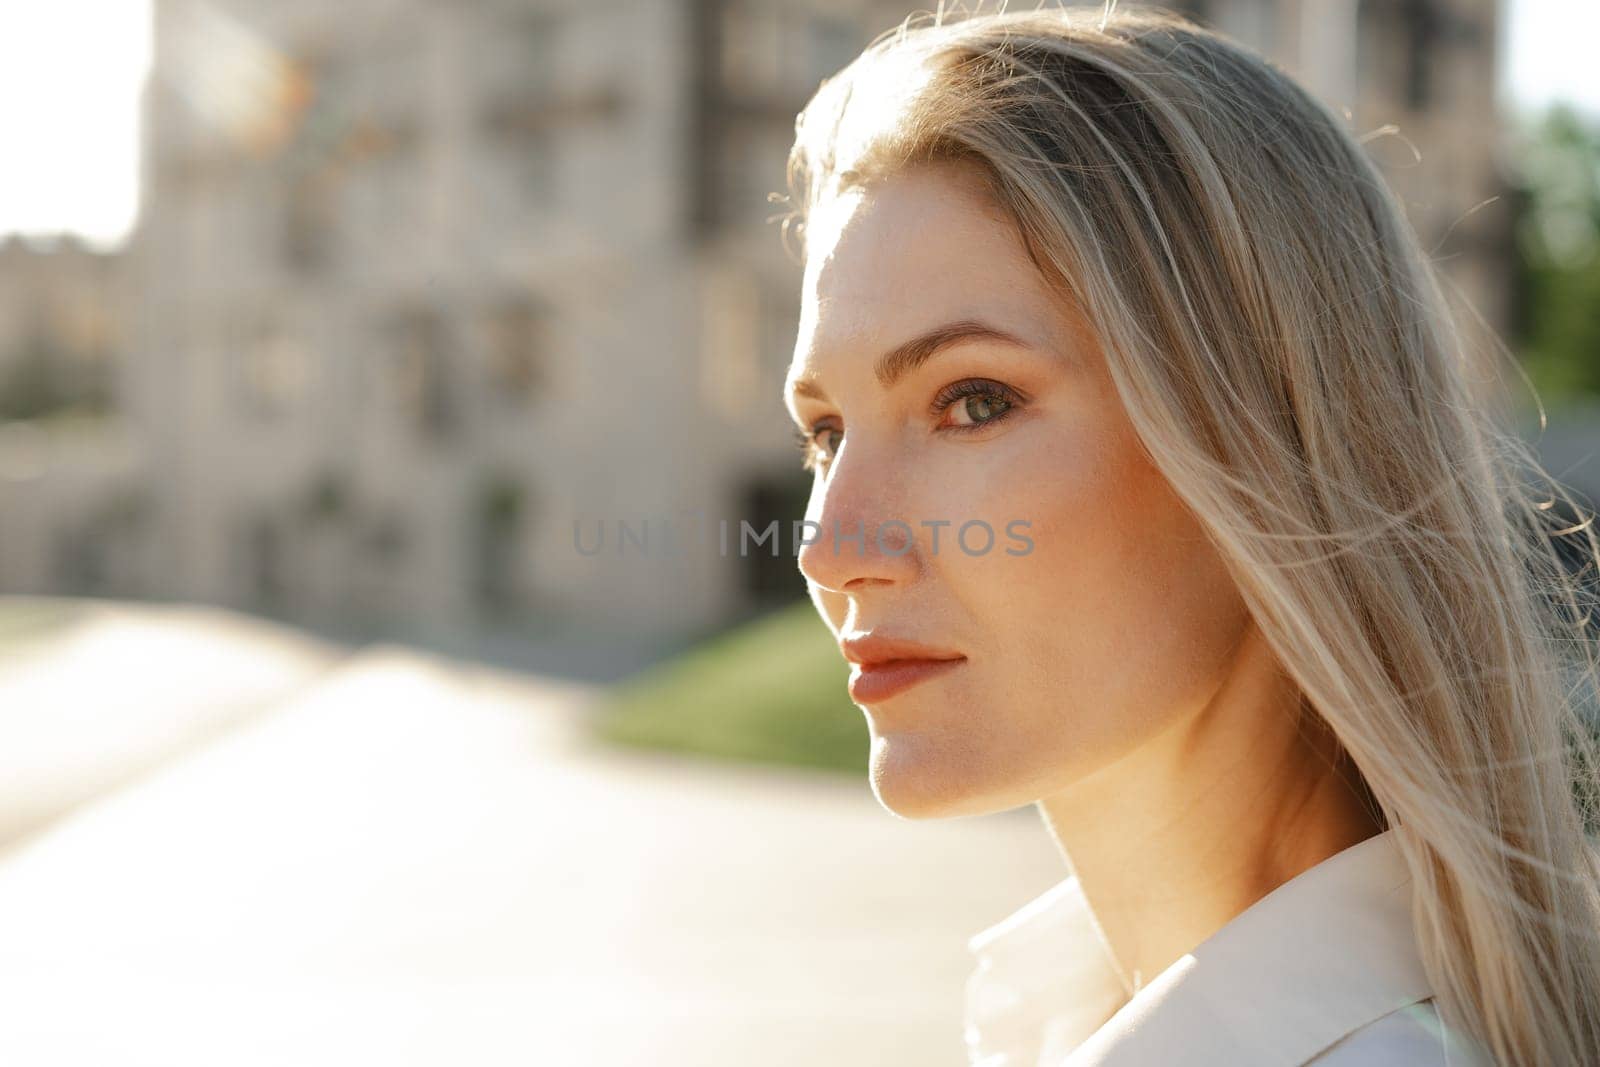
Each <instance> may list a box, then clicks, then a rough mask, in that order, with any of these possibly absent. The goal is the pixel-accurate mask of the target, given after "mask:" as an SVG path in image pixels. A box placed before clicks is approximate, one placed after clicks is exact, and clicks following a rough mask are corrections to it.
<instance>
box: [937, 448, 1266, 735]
mask: <svg viewBox="0 0 1600 1067" xmlns="http://www.w3.org/2000/svg"><path fill="white" fill-rule="evenodd" d="M1090 429H1091V430H1092V432H1085V431H1084V428H1083V424H1082V422H1081V421H1080V422H1079V423H1078V425H1077V426H1076V427H1075V428H1074V429H1072V430H1070V431H1068V430H1063V431H1061V432H1058V433H1056V434H1054V435H1053V436H1051V437H1050V438H1049V439H1048V440H1046V439H1044V438H1042V437H1041V438H1037V439H1035V440H1034V441H1032V442H1030V443H1027V444H1026V447H1023V444H1022V443H1019V447H1018V448H1017V449H1016V450H1015V452H1014V453H1013V454H1010V455H1007V456H1005V457H1003V459H1001V458H1000V457H996V458H997V459H1000V460H1001V461H1000V462H996V463H994V464H991V465H990V466H989V467H988V473H987V475H986V477H985V480H984V484H983V487H982V488H981V489H976V490H974V494H973V498H974V507H973V509H972V511H973V514H974V515H977V516H979V517H982V518H984V519H985V520H986V521H988V522H990V523H991V524H992V525H993V526H994V527H995V530H996V533H997V542H996V549H995V550H994V551H992V552H990V553H989V554H988V555H986V556H983V557H981V558H968V557H965V556H963V555H962V554H960V553H957V554H955V555H953V556H950V557H948V558H947V559H946V560H945V562H944V565H943V566H944V569H945V570H946V573H947V578H948V580H949V582H950V584H951V585H953V586H955V587H956V588H958V589H959V590H960V593H959V594H958V595H959V596H960V597H961V599H963V600H964V601H965V608H966V609H967V611H968V612H969V613H970V614H971V616H972V617H973V618H974V619H975V620H976V621H977V622H978V623H979V624H980V629H981V632H982V633H984V634H986V635H987V636H986V637H985V639H984V640H985V643H988V642H989V641H991V640H992V641H993V642H994V644H993V646H992V647H991V648H990V649H989V654H990V656H991V657H992V658H993V660H994V662H996V663H1005V664H1006V665H1007V672H1008V674H1010V675H1011V676H1012V677H1013V678H1014V679H1016V680H1018V681H1020V682H1022V683H1023V684H1024V686H1025V688H1026V690H1027V691H1030V692H1047V693H1051V694H1054V696H1053V697H1052V699H1051V700H1050V703H1051V705H1052V706H1053V707H1055V708H1056V709H1057V710H1058V711H1060V710H1064V709H1065V708H1068V707H1074V706H1076V707H1083V708H1086V709H1094V710H1097V711H1098V712H1099V713H1101V714H1104V715H1108V716H1114V717H1116V718H1117V719H1118V720H1120V721H1121V722H1122V723H1123V725H1124V726H1125V727H1126V728H1129V729H1132V728H1134V727H1133V724H1134V723H1136V722H1140V721H1146V722H1148V721H1149V720H1150V719H1151V718H1156V717H1163V716H1165V715H1167V714H1170V713H1171V712H1173V711H1176V710H1179V709H1181V708H1182V707H1184V706H1187V705H1188V704H1189V703H1191V702H1192V701H1193V700H1194V699H1195V698H1196V697H1197V696H1198V695H1200V694H1203V693H1205V692H1209V691H1210V689H1209V687H1210V686H1213V685H1214V683H1215V682H1216V680H1217V679H1218V677H1219V673H1218V672H1219V671H1220V670H1221V669H1222V665H1223V663H1224V661H1225V659H1226V656H1227V654H1228V651H1229V649H1231V647H1232V645H1233V643H1234V642H1235V641H1236V640H1237V638H1238V636H1239V634H1240V631H1241V628H1242V626H1243V625H1244V622H1245V621H1246V618H1247V616H1246V614H1245V612H1244V608H1243V604H1242V601H1241V600H1240V599H1239V597H1238V593H1237V590H1236V589H1235V588H1234V585H1233V582H1232V579H1231V576H1230V575H1229V574H1228V572H1227V570H1226V568H1225V567H1224V566H1223V564H1222V561H1221V559H1220V558H1219V557H1218V556H1217V555H1216V552H1215V550H1214V549H1213V547H1212V546H1211V544H1210V542H1209V541H1208V540H1207V539H1206V537H1205V535H1204V533H1203V531H1202V530H1201V529H1200V527H1199V525H1198V523H1197V522H1196V521H1195V520H1194V518H1193V516H1192V515H1191V514H1190V512H1189V511H1188V509H1187V508H1185V507H1184V506H1183V504H1182V502H1181V501H1180V500H1179V499H1178V498H1177V496H1176V495H1175V494H1174V493H1173V492H1172V490H1171V488H1170V486H1168V484H1167V482H1166V480H1165V479H1164V478H1163V477H1162V476H1161V475H1160V472H1158V471H1157V470H1156V469H1155V468H1154V467H1153V466H1152V465H1151V464H1150V462H1149V460H1148V459H1147V458H1146V456H1145V454H1144V452H1143V450H1142V448H1140V447H1139V445H1138V442H1137V439H1136V438H1134V437H1133V436H1132V430H1131V428H1125V427H1114V428H1110V429H1093V428H1090ZM1013 519H1021V520H1026V521H1027V522H1028V524H1029V525H1028V526H1027V527H1026V528H1025V529H1024V530H1022V531H1020V532H1023V533H1025V534H1026V536H1027V537H1029V538H1031V539H1032V542H1033V547H1032V549H1031V550H1030V551H1029V552H1028V553H1027V554H1026V555H1021V556H1010V555H1007V554H1006V553H1005V551H1004V549H1005V548H1007V547H1012V548H1019V549H1020V548H1021V547H1024V546H1021V545H1019V544H1018V543H1017V542H1016V541H1011V540H1007V539H1006V534H1005V531H1006V523H1007V522H1009V521H1011V520H1013ZM1118 711H1120V712H1122V713H1123V714H1122V715H1120V716H1119V715H1117V712H1118Z"/></svg>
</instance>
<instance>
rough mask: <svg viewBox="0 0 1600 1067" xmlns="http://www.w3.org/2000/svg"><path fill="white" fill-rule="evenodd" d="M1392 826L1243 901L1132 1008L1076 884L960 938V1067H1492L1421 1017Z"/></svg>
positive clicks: (1419, 973) (1406, 882) (1422, 978)
mask: <svg viewBox="0 0 1600 1067" xmlns="http://www.w3.org/2000/svg"><path fill="white" fill-rule="evenodd" d="M1397 832H1398V831H1396V830H1393V829H1390V830H1388V831H1385V832H1384V833H1381V834H1378V835H1377V836H1375V837H1371V838H1368V839H1367V840H1365V841H1362V842H1360V843H1359V844H1356V845H1353V846H1351V847H1350V848H1347V849H1345V850H1344V851H1342V852H1340V853H1338V854H1337V855H1334V856H1330V857H1329V858H1328V859H1326V860H1324V861H1322V862H1321V863H1319V864H1317V865H1316V866H1314V867H1312V868H1310V869H1309V870H1306V871H1303V872H1301V873H1300V874H1299V875H1297V876H1295V877H1294V878H1292V879H1290V880H1289V881H1287V882H1285V883H1284V884H1283V885H1281V886H1279V887H1278V888H1276V889H1274V890H1273V891H1272V892H1270V893H1268V894H1267V895H1266V896H1265V897H1262V898H1261V899H1260V900H1258V901H1256V902H1255V903H1254V904H1252V905H1251V906H1250V907H1248V908H1246V909H1245V910H1244V911H1243V912H1241V913H1240V914H1239V915H1237V916H1235V917H1234V918H1233V919H1232V920H1231V921H1229V922H1228V923H1227V924H1226V925H1224V926H1223V927H1222V928H1221V929H1220V930H1218V931H1217V932H1216V933H1214V934H1212V935H1211V936H1210V937H1208V938H1206V940H1205V941H1203V942H1201V943H1200V945H1199V946H1197V947H1196V948H1195V949H1194V950H1193V951H1192V952H1190V953H1188V954H1187V955H1185V956H1183V957H1182V958H1181V959H1179V960H1177V961H1176V962H1174V963H1173V964H1172V965H1171V966H1170V967H1168V968H1167V969H1166V970H1164V971H1162V972H1161V973H1160V974H1159V975H1157V976H1156V977H1155V978H1153V979H1151V980H1150V982H1149V983H1148V984H1146V985H1144V986H1143V987H1142V988H1140V989H1139V990H1138V991H1137V992H1136V993H1134V994H1133V995H1132V996H1131V997H1130V996H1129V993H1128V986H1127V984H1126V983H1125V982H1124V980H1123V978H1122V975H1121V972H1120V971H1119V970H1118V968H1117V967H1116V965H1115V964H1114V963H1113V962H1112V956H1111V954H1110V951H1109V950H1108V948H1107V946H1106V940H1105V937H1104V935H1103V933H1102V932H1101V930H1100V927H1099V924H1098V923H1097V922H1096V921H1095V918H1094V914H1093V912H1091V911H1090V909H1089V904H1088V901H1087V900H1086V899H1085V898H1084V896H1083V893H1082V890H1081V889H1080V888H1079V885H1078V879H1077V878H1076V876H1069V877H1067V878H1065V879H1063V880H1062V881H1061V882H1059V883H1057V884H1056V885H1054V886H1052V887H1051V888H1050V889H1048V890H1046V891H1045V892H1044V893H1042V894H1040V895H1039V896H1037V897H1035V898H1034V899H1033V900H1031V901H1029V902H1028V903H1027V904H1024V905H1023V906H1022V907H1021V908H1019V909H1018V910H1017V911H1015V912H1013V913H1012V914H1011V915H1009V916H1007V917H1006V918H1004V919H1002V920H1001V921H1000V922H998V923H996V924H995V925H993V926H991V927H989V928H987V929H985V930H983V931H981V932H979V933H977V934H974V935H973V936H972V937H971V938H970V939H969V940H968V942H967V947H968V950H969V951H970V952H972V954H973V955H974V956H975V957H976V958H977V966H976V968H975V969H974V971H973V972H972V975H971V977H970V978H968V980H967V987H966V1016H965V1024H966V1026H965V1038H966V1046H967V1058H968V1062H969V1063H970V1064H972V1065H973V1067H1157V1065H1161V1067H1165V1065H1168V1064H1180V1063H1181V1064H1186V1065H1216V1067H1222V1065H1226V1067H1300V1065H1303V1064H1315V1065H1316V1067H1391V1065H1392V1067H1401V1065H1404V1067H1493V1062H1494V1061H1493V1060H1492V1059H1491V1058H1490V1057H1489V1056H1488V1055H1487V1053H1486V1052H1485V1051H1483V1049H1482V1046H1481V1045H1478V1044H1477V1043H1476V1042H1474V1041H1473V1040H1472V1039H1471V1038H1470V1037H1469V1036H1468V1035H1465V1034H1463V1033H1460V1032H1459V1031H1451V1030H1448V1029H1447V1028H1446V1027H1445V1026H1444V1024H1443V1022H1442V1020H1441V1019H1440V1017H1439V1014H1438V1012H1437V1010H1436V1009H1435V1006H1434V1000H1433V990H1432V987H1431V984H1430V983H1429V981H1428V977H1427V975H1426V974H1425V973H1424V971H1423V967H1422V962H1421V958H1420V956H1419V954H1418V951H1417V945H1416V937H1415V933H1414V927H1413V925H1412V912H1411V878H1410V872H1409V871H1408V869H1407V868H1406V865H1405V862H1404V858H1403V857H1402V855H1401V854H1400V851H1399V849H1398V848H1397V847H1396V842H1395V834H1396V833H1397Z"/></svg>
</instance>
